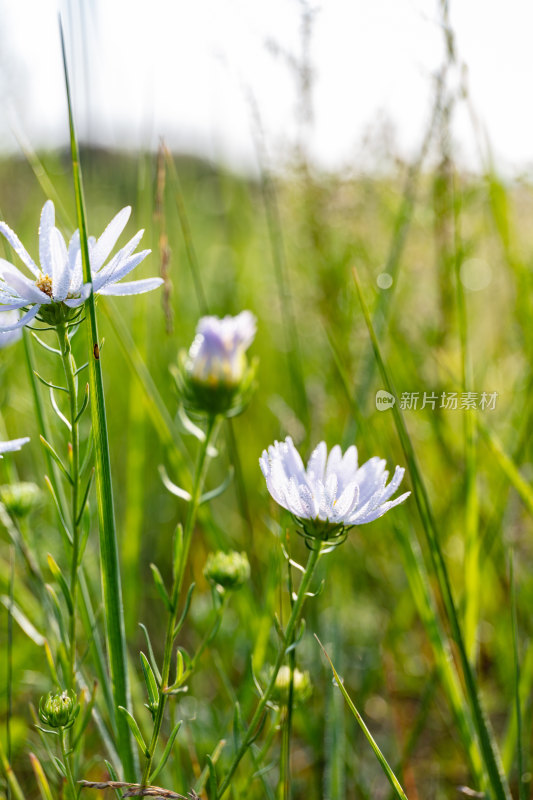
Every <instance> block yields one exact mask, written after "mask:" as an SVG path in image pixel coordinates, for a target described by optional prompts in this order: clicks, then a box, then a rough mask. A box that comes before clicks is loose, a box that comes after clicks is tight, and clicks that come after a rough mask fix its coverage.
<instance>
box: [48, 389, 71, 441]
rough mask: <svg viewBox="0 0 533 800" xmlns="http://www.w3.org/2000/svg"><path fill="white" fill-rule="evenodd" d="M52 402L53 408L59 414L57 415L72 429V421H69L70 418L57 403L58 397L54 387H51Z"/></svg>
mask: <svg viewBox="0 0 533 800" xmlns="http://www.w3.org/2000/svg"><path fill="white" fill-rule="evenodd" d="M50 403H51V405H52V408H53V409H54V411H55V413H56V414H57V416H58V417H59V419H60V420H61V422H62V423H63V425H66V427H67V428H68V430H69V431H72V425H71V424H70V422H69V421H68V419H67V418H66V416H65V415H64V414H63V412H62V411H61V409H60V408H59V406H58V405H57V403H56V398H55V395H54V390H53V389H52V387H50Z"/></svg>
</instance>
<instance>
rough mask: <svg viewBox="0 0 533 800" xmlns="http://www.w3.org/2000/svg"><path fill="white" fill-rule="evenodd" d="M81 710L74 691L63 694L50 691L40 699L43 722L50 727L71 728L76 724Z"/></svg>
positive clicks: (40, 712) (40, 713)
mask: <svg viewBox="0 0 533 800" xmlns="http://www.w3.org/2000/svg"><path fill="white" fill-rule="evenodd" d="M79 711H80V704H79V703H78V700H77V698H76V695H75V694H74V692H72V691H66V690H65V691H64V692H62V693H61V694H53V693H52V692H49V693H48V694H47V695H44V696H43V697H41V699H40V701H39V717H40V719H41V722H44V724H45V725H48V726H49V727H50V728H70V727H71V726H72V725H74V722H75V721H76V717H77V716H78V714H79Z"/></svg>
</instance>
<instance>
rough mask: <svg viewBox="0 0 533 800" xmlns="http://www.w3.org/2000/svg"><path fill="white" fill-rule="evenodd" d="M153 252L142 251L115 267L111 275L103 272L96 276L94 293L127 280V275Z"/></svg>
mask: <svg viewBox="0 0 533 800" xmlns="http://www.w3.org/2000/svg"><path fill="white" fill-rule="evenodd" d="M151 252H152V251H151V250H141V251H140V252H139V253H134V254H133V255H132V256H130V257H129V258H127V259H125V260H124V261H122V262H121V263H120V264H119V265H118V266H117V267H115V269H114V270H113V271H112V272H111V273H108V272H104V270H102V272H100V273H99V274H98V275H95V276H94V278H93V284H94V291H95V292H99V291H101V287H104V286H110V285H111V284H113V283H117V282H118V281H120V280H122V278H125V277H126V275H128V273H130V272H131V271H132V270H133V269H135V267H137V266H138V265H139V264H140V263H141V261H143V260H144V259H145V258H146V256H147V255H148V254H149V253H151Z"/></svg>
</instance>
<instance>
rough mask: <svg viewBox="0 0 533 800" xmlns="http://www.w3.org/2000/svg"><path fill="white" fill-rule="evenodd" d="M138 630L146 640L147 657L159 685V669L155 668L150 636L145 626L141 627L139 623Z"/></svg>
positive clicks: (155, 662) (155, 663)
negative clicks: (139, 629)
mask: <svg viewBox="0 0 533 800" xmlns="http://www.w3.org/2000/svg"><path fill="white" fill-rule="evenodd" d="M139 628H141V629H142V631H143V633H144V636H145V638H146V644H147V647H148V655H149V656H150V665H151V667H152V669H153V671H154V675H155V676H156V678H157V682H158V683H159V684H161V673H160V672H159V668H158V666H157V661H156V660H155V656H154V651H153V648H152V642H151V641H150V634H149V633H148V630H147V628H146V625H143V624H142V622H139Z"/></svg>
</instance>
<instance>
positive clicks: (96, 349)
mask: <svg viewBox="0 0 533 800" xmlns="http://www.w3.org/2000/svg"><path fill="white" fill-rule="evenodd" d="M93 356H94V357H95V358H96V360H97V361H98V359H99V358H100V348H99V347H98V342H95V343H94V347H93Z"/></svg>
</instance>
